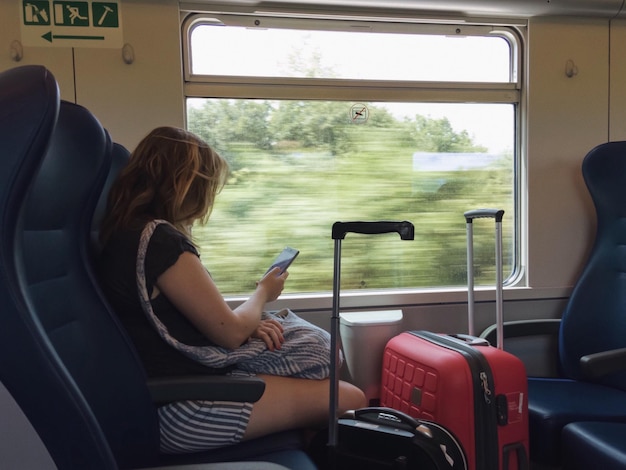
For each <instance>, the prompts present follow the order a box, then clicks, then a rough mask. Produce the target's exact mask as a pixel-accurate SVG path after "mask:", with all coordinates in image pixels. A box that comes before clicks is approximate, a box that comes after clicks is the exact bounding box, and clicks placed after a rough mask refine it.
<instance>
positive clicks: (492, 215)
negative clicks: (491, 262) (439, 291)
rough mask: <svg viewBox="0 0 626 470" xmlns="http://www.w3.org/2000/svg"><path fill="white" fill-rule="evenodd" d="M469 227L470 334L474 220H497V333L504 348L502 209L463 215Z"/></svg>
mask: <svg viewBox="0 0 626 470" xmlns="http://www.w3.org/2000/svg"><path fill="white" fill-rule="evenodd" d="M463 215H464V216H465V222H466V227H467V301H468V306H467V307H468V309H467V315H468V319H467V321H468V326H469V334H470V335H471V336H474V335H475V330H474V247H473V243H474V241H473V238H474V227H473V225H474V224H473V223H472V222H473V221H474V219H487V218H489V219H495V222H496V333H497V335H496V336H497V347H498V349H503V348H504V326H503V323H504V319H503V315H502V218H503V216H504V210H502V209H475V210H471V211H467V212H465V213H464V214H463Z"/></svg>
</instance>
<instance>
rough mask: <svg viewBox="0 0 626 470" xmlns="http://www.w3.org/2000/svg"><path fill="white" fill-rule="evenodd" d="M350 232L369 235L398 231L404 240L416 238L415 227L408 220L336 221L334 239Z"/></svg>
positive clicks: (341, 237)
mask: <svg viewBox="0 0 626 470" xmlns="http://www.w3.org/2000/svg"><path fill="white" fill-rule="evenodd" d="M348 232H354V233H364V234H367V235H375V234H379V233H390V232H397V233H398V234H400V238H401V239H402V240H413V239H414V238H415V227H414V226H413V224H412V223H411V222H408V221H406V220H405V221H403V222H395V221H380V222H335V223H334V224H333V240H339V239H341V240H343V239H344V238H345V237H346V233H348Z"/></svg>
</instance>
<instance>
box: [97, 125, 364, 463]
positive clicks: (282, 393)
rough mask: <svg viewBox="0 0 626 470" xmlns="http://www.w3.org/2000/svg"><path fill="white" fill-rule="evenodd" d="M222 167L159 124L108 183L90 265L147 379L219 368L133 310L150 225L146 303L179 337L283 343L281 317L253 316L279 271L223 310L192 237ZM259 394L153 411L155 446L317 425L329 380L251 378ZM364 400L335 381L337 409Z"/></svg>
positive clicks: (275, 285)
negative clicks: (259, 382) (96, 258)
mask: <svg viewBox="0 0 626 470" xmlns="http://www.w3.org/2000/svg"><path fill="white" fill-rule="evenodd" d="M227 172H228V165H227V163H226V162H225V160H223V159H222V158H221V157H220V156H219V155H218V154H217V153H216V152H214V151H213V150H212V149H211V148H210V147H209V146H208V145H207V144H206V143H205V142H204V141H202V140H201V139H200V138H198V137H197V136H195V135H193V134H191V133H189V132H187V131H184V130H182V129H177V128H172V127H160V128H157V129H155V130H153V131H152V132H150V133H149V134H148V135H147V136H146V137H145V138H144V139H143V140H142V141H141V142H140V143H139V145H138V146H137V148H136V150H135V151H134V152H133V153H132V155H131V157H130V161H129V163H128V164H127V166H126V167H125V168H124V169H123V170H122V171H121V173H120V175H119V176H118V178H117V180H116V181H115V183H114V184H113V187H112V188H111V192H110V194H109V201H108V207H107V214H106V216H105V219H104V221H103V223H102V228H101V241H102V243H103V244H104V249H103V251H102V255H101V258H100V262H99V269H100V275H101V279H102V284H103V289H104V291H105V293H106V294H107V297H108V298H109V300H110V302H111V304H112V306H113V307H114V309H115V310H116V312H117V314H118V315H119V316H120V319H121V321H122V323H123V325H124V326H125V327H126V329H127V330H128V332H129V334H130V337H131V339H132V340H133V342H134V343H135V345H136V348H137V350H138V353H139V355H140V358H141V360H142V362H143V364H144V367H145V369H146V371H147V374H148V376H149V377H158V376H172V375H190V374H215V373H224V371H223V370H214V369H210V368H208V367H205V366H203V365H201V364H199V363H196V362H195V361H193V360H192V359H189V358H188V357H187V356H185V355H183V354H182V353H180V352H179V351H178V350H176V349H175V348H173V347H171V346H170V345H168V344H167V343H166V342H165V341H164V340H163V339H162V338H161V337H160V336H159V334H158V333H157V331H156V330H155V328H153V326H152V325H151V323H150V322H149V321H148V318H147V316H146V314H145V313H144V311H143V309H142V305H141V302H140V298H139V295H138V288H137V280H136V258H137V250H138V247H139V240H140V237H141V233H142V231H143V229H144V227H145V226H146V224H148V222H150V221H153V220H165V221H167V222H168V223H167V224H160V225H158V226H157V227H156V229H155V231H154V233H153V235H152V237H151V238H150V241H149V244H148V248H147V252H146V257H145V278H146V287H147V292H148V295H149V304H150V305H151V307H152V310H153V311H154V313H155V314H156V316H157V317H158V318H159V320H160V321H161V322H162V323H163V324H165V325H166V326H167V328H168V330H169V332H170V333H171V335H172V336H174V337H175V338H176V339H177V340H178V341H180V342H182V343H185V344H190V345H194V346H202V345H218V346H222V347H225V348H229V349H235V348H237V347H239V346H240V345H242V344H243V343H245V342H246V341H248V339H249V338H259V339H261V340H263V341H264V342H265V344H266V345H267V347H268V348H269V349H270V350H274V349H275V348H280V347H281V343H282V342H283V341H284V338H283V335H282V327H281V324H280V323H278V322H277V321H275V320H272V319H261V314H262V312H263V310H264V309H265V305H266V304H267V303H269V302H272V301H274V300H276V299H277V298H278V296H279V295H280V294H281V292H282V290H283V287H284V284H285V281H286V279H287V276H288V273H287V272H284V273H282V274H280V269H279V268H275V269H273V270H272V271H270V272H268V273H267V274H266V275H265V276H263V278H262V279H260V280H259V281H258V282H257V286H256V290H255V291H254V292H253V293H252V295H251V296H250V297H249V298H248V300H246V301H245V302H244V303H242V304H241V305H239V306H238V307H237V308H235V309H231V308H230V306H229V305H228V304H227V303H226V301H225V300H224V298H223V296H222V295H221V293H220V292H219V290H218V288H217V286H216V285H215V283H214V282H213V280H212V279H211V276H210V275H209V273H208V272H207V270H206V269H205V268H204V266H203V265H202V263H201V262H200V258H199V255H198V252H197V250H196V248H195V246H194V245H193V243H192V242H191V233H190V229H191V226H192V225H193V223H194V222H196V221H197V220H201V221H203V222H206V220H207V219H208V216H209V214H210V211H211V208H212V206H213V203H214V201H215V197H216V195H217V193H218V192H219V190H220V189H221V188H222V187H223V185H224V182H225V179H226V176H227ZM259 377H262V378H263V379H264V381H265V384H266V388H265V393H264V394H263V396H262V397H261V399H260V400H259V401H257V402H256V403H244V404H241V403H238V402H232V403H231V402H207V401H195V402H184V403H175V404H171V405H166V406H163V407H161V408H160V409H159V419H160V424H161V448H162V450H163V451H164V452H193V451H199V450H205V449H211V448H216V447H221V446H224V445H229V444H234V443H237V442H239V441H241V440H246V439H251V438H255V437H259V436H263V435H265V434H270V433H273V432H277V431H282V430H286V429H297V428H312V427H319V426H323V425H324V424H325V422H326V421H327V418H328V395H329V383H328V380H308V379H296V378H290V377H278V376H270V375H259ZM364 405H365V398H364V394H363V392H361V390H359V389H358V388H356V387H354V386H352V385H351V384H349V383H346V382H341V383H340V386H339V410H340V411H341V412H343V411H345V410H349V409H355V408H360V407H362V406H364Z"/></svg>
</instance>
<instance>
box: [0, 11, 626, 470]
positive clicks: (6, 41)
mask: <svg viewBox="0 0 626 470" xmlns="http://www.w3.org/2000/svg"><path fill="white" fill-rule="evenodd" d="M18 9H19V4H18V2H17V1H3V2H0V18H1V22H2V27H1V28H0V43H1V44H2V45H3V46H2V48H0V51H1V52H2V53H0V71H2V70H6V69H9V68H13V67H16V66H19V65H26V64H42V65H45V66H46V67H48V68H49V69H50V70H51V71H52V73H53V74H54V75H55V77H56V78H57V80H58V82H59V84H60V89H61V95H62V98H63V99H65V100H68V101H73V102H77V103H78V104H81V105H83V106H85V107H87V108H88V109H89V110H91V111H92V112H93V113H94V115H96V116H97V117H98V119H100V121H101V122H102V123H103V125H104V127H106V128H107V129H108V130H109V132H110V133H111V135H112V136H113V138H114V140H115V141H117V142H120V143H121V144H123V145H125V146H127V147H128V148H130V149H132V148H134V146H135V145H136V144H137V142H138V141H139V140H140V139H141V138H142V137H143V136H144V135H145V134H146V133H147V132H148V131H149V130H151V129H152V128H154V127H156V126H160V125H173V126H181V127H182V126H184V124H185V122H184V106H183V103H184V100H183V82H182V74H181V62H182V56H181V39H180V13H179V4H178V1H177V0H136V1H127V2H126V1H125V2H123V4H122V9H123V10H122V11H123V34H124V42H126V43H129V44H131V45H132V47H133V49H134V52H135V62H134V63H133V64H131V65H127V64H125V63H124V62H123V60H122V57H121V50H119V49H88V48H56V47H46V48H32V47H24V55H23V58H22V60H21V61H19V62H16V61H14V60H12V58H11V54H10V53H9V48H10V44H11V43H12V42H13V41H14V40H19V39H20V19H19V18H20V17H19V10H18ZM525 47H526V61H525V63H524V65H523V73H524V74H525V81H526V83H527V93H526V94H525V102H524V104H523V106H524V108H525V113H524V119H525V123H526V130H525V133H524V135H523V136H522V151H523V153H524V168H523V188H524V190H523V194H524V198H525V200H524V215H523V217H524V221H525V224H524V226H525V227H526V230H525V233H524V237H525V243H524V247H525V248H524V265H525V270H526V286H524V287H520V288H516V289H508V290H507V291H506V292H505V296H504V299H505V318H506V319H509V320H514V319H527V318H556V317H559V315H560V312H561V311H562V308H563V305H564V303H565V301H566V298H567V295H568V293H569V290H570V289H571V286H572V284H573V282H574V281H575V279H576V277H577V275H578V273H579V271H580V269H581V266H582V264H583V263H584V260H585V257H586V254H587V251H588V249H589V247H590V243H591V239H592V236H593V231H594V211H593V206H592V203H591V200H590V198H589V196H588V194H587V190H586V188H585V185H584V182H583V179H582V176H581V172H580V167H581V161H582V159H583V157H584V156H585V154H586V153H587V151H589V150H590V149H591V148H593V147H594V146H596V145H597V144H600V143H602V142H606V141H608V140H622V139H626V88H625V87H623V86H622V85H621V84H623V83H624V82H625V81H626V21H625V20H618V19H616V20H612V21H610V20H609V19H606V18H566V17H542V18H531V19H529V20H528V30H527V37H526V43H525ZM568 60H572V61H574V63H575V64H576V66H577V67H578V74H577V75H576V76H574V77H572V78H568V77H567V76H566V74H565V66H566V62H567V61H568ZM329 230H330V228H329ZM478 300H483V301H484V303H481V304H479V306H478V312H477V318H478V329H479V330H480V329H481V328H483V327H485V326H487V325H488V324H490V323H491V322H492V318H491V316H492V315H493V313H492V312H493V305H492V304H491V300H492V298H491V297H490V296H489V294H487V293H481V294H480V295H479V297H478ZM321 302H322V303H321V304H319V303H316V304H315V306H314V307H312V306H311V305H312V304H310V303H307V302H303V301H299V300H294V301H293V302H292V303H290V299H285V300H279V301H278V304H281V303H282V304H284V305H290V306H292V307H294V308H295V309H296V310H298V311H301V312H302V314H303V316H305V317H306V318H308V319H310V320H312V321H313V322H314V323H318V324H321V325H323V326H326V325H328V321H329V316H330V306H331V301H330V298H325V299H323V300H322V301H321ZM465 302H466V294H465V293H463V292H461V291H459V292H423V293H416V294H415V296H414V297H411V300H410V301H409V302H407V303H406V304H405V305H401V306H398V305H393V303H394V302H393V300H392V299H387V298H386V297H385V295H378V296H373V297H372V302H371V305H367V306H368V307H374V308H384V307H387V306H393V308H402V309H403V311H404V320H403V324H402V327H403V328H404V329H431V330H435V331H446V332H455V331H456V332H459V331H465V330H466V328H467V319H466V312H467V306H466V303H465ZM362 303H363V301H362V300H359V299H356V298H350V297H349V298H347V299H346V300H345V306H346V308H350V307H353V308H360V307H365V305H362ZM278 306H281V305H278ZM0 416H2V418H1V419H0V467H2V468H40V469H45V468H54V465H53V463H52V462H51V461H50V459H49V457H48V456H47V454H46V452H45V450H43V449H41V445H40V444H39V443H38V442H37V437H36V435H35V434H34V433H33V431H32V429H31V428H30V427H29V425H28V422H27V420H26V419H25V418H24V417H23V416H22V415H20V412H19V409H17V407H16V406H15V403H14V402H13V401H12V399H11V397H10V395H9V394H8V393H7V392H6V389H5V388H4V387H2V385H1V384H0Z"/></svg>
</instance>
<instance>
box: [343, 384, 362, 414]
mask: <svg viewBox="0 0 626 470" xmlns="http://www.w3.org/2000/svg"><path fill="white" fill-rule="evenodd" d="M366 405H367V403H366V399H365V394H364V393H363V391H362V390H361V389H360V388H358V387H356V386H354V385H352V384H351V383H349V382H343V381H341V382H339V412H340V413H344V412H346V411H348V410H356V409H358V408H363V407H364V406H366Z"/></svg>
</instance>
